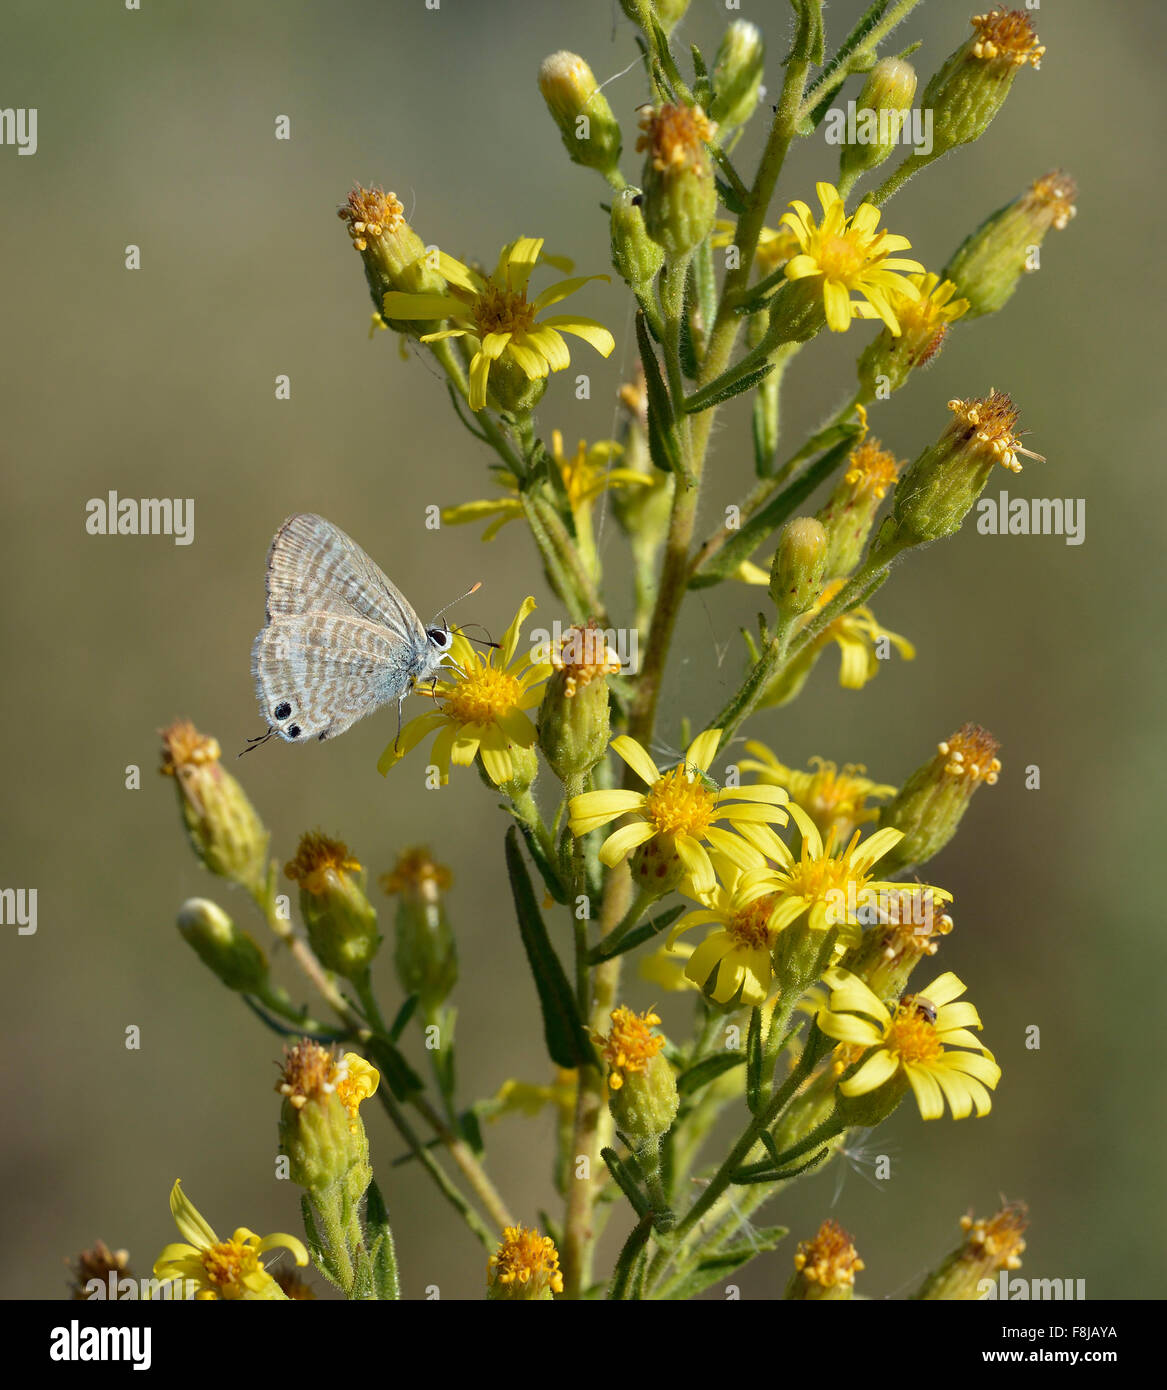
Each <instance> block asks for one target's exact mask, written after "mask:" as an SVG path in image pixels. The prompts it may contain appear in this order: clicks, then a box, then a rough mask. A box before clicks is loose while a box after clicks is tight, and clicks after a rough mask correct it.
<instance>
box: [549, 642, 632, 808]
mask: <svg viewBox="0 0 1167 1390" xmlns="http://www.w3.org/2000/svg"><path fill="white" fill-rule="evenodd" d="M549 659H550V661H551V665H552V666H553V667H554V668H555V673H554V675H553V676H552V677H551V679H550V680H549V681H548V682H547V686H546V689H545V690H544V693H543V701H542V704H541V705H540V706H539V721H538V723H539V747H540V748H541V749H542V750H543V755H544V757H545V758H546V759H547V764H548V766H549V767H550V768H551V771H552V772H554V773H555V775H556V777H558V778H559V780H560V781H561V782H563V783H567V782H569V781H572V780H573V779H576V778H581V777H586V776H587V774H588V773H589V772H590V771H591V770H592V768H593V767H595V766H596V764H597V763H598V762H599V761H600V760H601V759H602V758H603V756H604V754H605V753H606V752H607V751H608V737H609V733H610V728H611V725H610V720H609V714H608V704H609V700H608V676H610V675H612V676H614V675H617V674H618V673H619V671H620V664H621V663H620V658H619V656H618V655H617V654H616V653H615V652H614V651H613V650H612V649H611V648H610V647H609V646H608V643H607V639H606V638H605V636H604V633H603V631H602V630H601V629H600V628H598V627H597V626H596V623H595V619H592V621H591V622H589V623H588V625H587V626H586V627H580V626H577V627H571V628H569V629H568V630H567V633H566V635H565V636H564V637H563V639H562V641H560V643H559V644H558V645H557V646H556V647H555V648H554V649H553V650H552V652H551V653H550V658H549Z"/></svg>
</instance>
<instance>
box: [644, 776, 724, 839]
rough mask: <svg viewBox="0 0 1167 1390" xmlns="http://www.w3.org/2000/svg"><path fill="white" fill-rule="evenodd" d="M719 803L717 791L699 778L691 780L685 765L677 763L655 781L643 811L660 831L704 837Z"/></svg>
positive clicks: (661, 832)
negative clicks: (712, 789) (710, 788)
mask: <svg viewBox="0 0 1167 1390" xmlns="http://www.w3.org/2000/svg"><path fill="white" fill-rule="evenodd" d="M716 806H717V797H716V795H715V794H714V793H713V792H711V791H709V789H708V788H707V787H705V786H704V785H703V784H702V783H701V782H699V781H696V780H694V781H690V780H689V777H688V774H687V773H686V771H685V768H684V767H675V768H673V770H672V772H667V773H665V775H664V776H663V777H662V778H661V779H660V781H659V782H654V783H653V785H652V787H650V788H649V791H648V794H647V795H646V797H645V799H644V813H645V815H646V816H647V817H648V818H649V820H651V821H652V823H653V825H655V826H656V828H657V831H658V833H659V834H661V835H691V836H692V837H693V838H694V839H695V840H700V839H702V838H703V837H704V835H705V832H706V830H707V829H708V828H709V823H710V821H711V820H712V819H713V812H714V810H715V809H716Z"/></svg>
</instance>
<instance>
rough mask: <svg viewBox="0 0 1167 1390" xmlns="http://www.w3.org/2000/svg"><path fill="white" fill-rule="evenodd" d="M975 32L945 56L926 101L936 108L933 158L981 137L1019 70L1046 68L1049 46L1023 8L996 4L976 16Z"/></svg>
mask: <svg viewBox="0 0 1167 1390" xmlns="http://www.w3.org/2000/svg"><path fill="white" fill-rule="evenodd" d="M970 23H971V24H972V26H973V34H972V37H971V38H969V40H968V41H967V42H966V43H964V44H962V45H961V46H960V48H958V49H957V50H956V52H955V53H953V54H951V56H950V57H949V58H947V59H946V60H945V63H944V66H943V67H942V68H941V69H940V71H939V72H937V73H936V74H935V75H934V76H933V77H932V80H931V81H930V82H929V83H928V86H927V87H926V88H925V90H924V95H923V98H922V99H921V101H920V106H921V108H922V109H923V110H925V111H927V110H931V111H932V113H933V140H932V154H931V158H933V159H937V158H939V157H940V155H942V154H947V153H948V151H949V150H952V149H955V148H956V146H957V145H967V144H968V143H969V141H970V140H976V139H977V138H978V137H979V136H981V135H982V134H983V133H984V131H985V129H986V128H987V126H988V124H989V122H990V121H991V120H992V119H993V117H994V116H995V115H996V114H997V112H998V111H999V110H1000V109H1001V106H1002V105H1003V103H1004V101H1005V98H1006V97H1007V96H1008V95H1009V88H1010V87H1011V86H1012V85H1013V79H1014V78H1015V77H1016V76H1017V73H1018V71H1019V70H1020V69H1021V68H1023V67H1024V66H1025V64H1026V63H1029V64H1031V65H1032V66H1033V68H1034V69H1037V68H1039V67H1041V59H1042V55H1043V54H1044V53H1045V47H1044V46H1043V45H1042V44H1040V43H1038V41H1037V35H1036V34H1035V33H1034V31H1033V24H1032V22H1031V21H1030V19H1029V16H1028V15H1026V13H1025V12H1024V11H1023V10H1006V9H1002V8H999V7H997V6H994V7H993V8H992V9H991V10H989V11H988V13H987V14H978V15H973V17H972V19H971V21H970Z"/></svg>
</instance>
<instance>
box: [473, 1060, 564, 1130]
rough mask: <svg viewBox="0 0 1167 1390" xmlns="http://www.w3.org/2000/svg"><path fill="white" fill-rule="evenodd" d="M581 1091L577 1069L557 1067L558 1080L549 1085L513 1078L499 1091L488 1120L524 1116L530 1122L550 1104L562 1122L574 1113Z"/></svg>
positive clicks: (556, 1075) (556, 1078) (556, 1077)
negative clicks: (578, 1094)
mask: <svg viewBox="0 0 1167 1390" xmlns="http://www.w3.org/2000/svg"><path fill="white" fill-rule="evenodd" d="M578 1091H579V1072H578V1071H577V1070H576V1069H574V1068H570V1069H569V1068H567V1067H556V1069H555V1080H554V1081H552V1082H551V1084H550V1085H548V1086H540V1085H538V1084H537V1083H536V1082H533V1081H518V1080H515V1079H513V1078H512V1079H511V1080H510V1081H504V1082H503V1083H502V1085H501V1086H500V1087H499V1088H498V1091H497V1092H496V1094H495V1097H494V1100H493V1102H492V1104H491V1109H490V1110H489V1111H488V1118H489V1119H492V1120H497V1119H501V1118H502V1116H504V1115H525V1116H526V1117H527V1118H528V1119H531V1118H533V1117H534V1116H535V1115H538V1114H539V1113H540V1112H541V1111H542V1110H543V1109H544V1108H545V1107H546V1106H548V1105H551V1106H554V1107H555V1109H556V1110H557V1111H558V1112H559V1116H560V1118H561V1119H570V1118H571V1116H572V1114H573V1113H574V1111H575V1098H576V1094H577V1093H578Z"/></svg>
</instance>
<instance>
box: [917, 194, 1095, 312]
mask: <svg viewBox="0 0 1167 1390" xmlns="http://www.w3.org/2000/svg"><path fill="white" fill-rule="evenodd" d="M1077 196H1078V189H1077V185H1076V184H1075V183H1074V180H1073V179H1072V178H1070V176H1069V175H1068V174H1063V173H1062V172H1061V171H1060V170H1056V169H1055V170H1054V172H1053V173H1050V174H1046V176H1045V177H1044V178H1041V179H1037V180H1036V181H1035V182H1034V184H1033V186H1032V187H1031V188H1029V189H1028V190H1027V191H1026V192H1025V193H1023V194H1022V195H1021V197H1020V198H1017V199H1016V200H1015V201H1013V202H1012V203H1008V204H1006V206H1005V207H1003V208H1001V209H1000V210H999V211H998V212H995V213H993V215H992V216H991V217H989V218H988V219H987V220H986V221H984V222H982V223H981V225H980V226H979V227H978V228H977V230H976V231H975V232H973V233H972V235H971V236H970V237H968V238H967V239H966V240H965V242H964V243H963V245H962V246H961V247H960V250H959V251H957V253H956V254H955V255H954V256H953V258H952V259H951V260H950V261H949V262H948V264H947V265H946V266H945V268H944V274H945V275H946V276H947V277H948V279H950V280H952V281H954V282H955V283H956V286H957V288H958V289H959V290H960V292H961V294H963V295H964V296H965V297H966V299H967V300H968V302H969V306H970V307H969V311H968V315H969V317H970V318H977V317H978V316H979V315H981V314H992V313H995V312H996V311H997V310H998V309H1000V308H1002V307H1003V305H1005V304H1006V303H1007V302H1008V300H1009V298H1010V297H1011V296H1012V294H1013V291H1014V290H1015V289H1016V288H1017V283H1018V281H1019V280H1020V279H1021V277H1022V275H1024V274H1025V273H1026V272H1027V271H1033V270H1036V269H1037V260H1036V257H1035V252H1036V251H1037V248H1038V247H1040V246H1041V244H1042V242H1043V241H1044V240H1045V234H1046V232H1048V231H1049V229H1050V228H1051V227H1056V228H1057V229H1058V231H1061V230H1062V229H1063V228H1064V227H1065V226H1066V225H1067V224H1068V222H1069V221H1070V218H1071V217H1073V216H1074V215H1075V213H1076V212H1077V208H1075V206H1074V199H1075V198H1076V197H1077Z"/></svg>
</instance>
